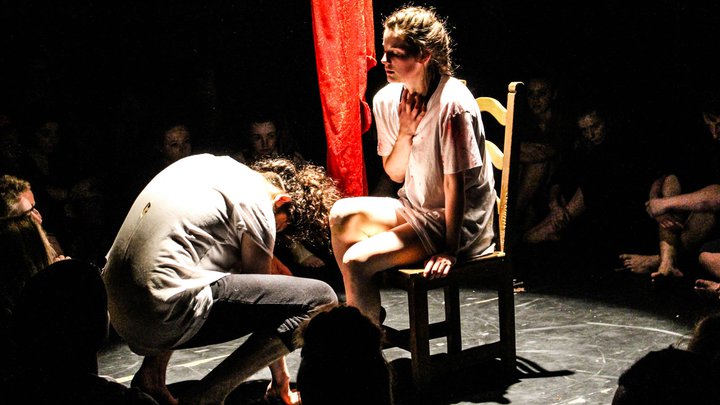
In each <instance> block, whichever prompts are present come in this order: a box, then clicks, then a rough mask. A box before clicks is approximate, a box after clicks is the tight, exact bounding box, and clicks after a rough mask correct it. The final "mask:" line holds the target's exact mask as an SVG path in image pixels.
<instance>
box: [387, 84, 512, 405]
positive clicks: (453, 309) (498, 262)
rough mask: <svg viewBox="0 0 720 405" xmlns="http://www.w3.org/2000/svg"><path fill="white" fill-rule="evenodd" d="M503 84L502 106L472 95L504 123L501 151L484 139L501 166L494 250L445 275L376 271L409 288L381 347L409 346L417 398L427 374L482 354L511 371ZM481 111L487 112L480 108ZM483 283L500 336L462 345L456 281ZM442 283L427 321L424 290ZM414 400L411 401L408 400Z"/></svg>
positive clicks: (508, 135) (508, 116)
mask: <svg viewBox="0 0 720 405" xmlns="http://www.w3.org/2000/svg"><path fill="white" fill-rule="evenodd" d="M519 84H522V83H520V82H512V83H510V85H509V86H508V96H507V107H505V106H503V105H502V103H500V102H499V101H498V100H496V99H493V98H490V97H479V98H477V103H478V106H479V107H480V110H481V111H483V112H487V113H489V114H490V115H492V116H493V117H494V118H495V119H496V120H497V121H498V123H500V124H501V125H502V126H504V130H505V139H504V145H503V151H504V153H503V151H501V150H500V149H499V148H498V147H497V146H496V145H494V144H492V143H491V142H489V141H486V149H487V151H488V154H489V156H490V161H492V162H493V165H495V167H496V168H497V169H498V170H501V171H502V176H501V179H500V192H499V195H498V202H497V214H498V216H497V217H496V220H497V222H498V224H497V225H498V226H497V227H496V228H497V229H499V232H498V235H497V239H496V247H495V251H494V252H492V253H490V254H487V255H484V256H482V257H480V258H478V259H475V260H472V261H468V262H465V263H459V264H457V265H455V266H453V268H452V270H451V271H450V273H449V274H448V276H447V277H445V278H441V279H433V280H428V279H426V278H425V277H423V274H422V273H423V270H422V269H417V268H416V269H406V268H401V269H392V270H388V271H385V272H382V273H380V282H381V285H382V286H383V287H391V288H401V289H403V290H405V291H407V294H408V312H409V313H408V318H409V327H408V328H407V329H402V330H398V329H394V328H392V327H390V326H387V325H383V329H384V330H385V348H390V347H399V348H402V349H405V350H407V351H409V352H410V356H411V368H412V378H413V385H414V388H415V389H416V391H415V392H416V395H417V399H419V402H418V403H420V402H422V398H423V395H424V393H425V391H426V390H427V389H428V388H429V387H432V384H431V380H432V379H433V378H434V376H437V375H438V373H442V372H449V371H452V370H454V369H463V368H465V367H470V366H472V365H475V364H477V363H478V362H480V361H482V360H490V359H500V361H501V364H502V366H503V369H504V370H505V371H507V372H508V373H510V375H513V374H514V373H515V368H516V365H515V361H516V354H515V305H514V286H513V276H512V267H511V260H510V259H511V257H510V254H509V253H510V252H509V251H508V246H507V245H506V244H505V235H506V233H507V231H508V225H509V224H510V222H509V220H508V190H509V182H510V157H511V151H512V135H513V119H514V113H515V95H516V87H517V86H518V85H519ZM484 115H486V114H484ZM488 281H489V283H486V284H483V285H486V286H487V287H488V288H494V289H496V290H497V296H498V311H499V340H498V341H495V342H490V343H485V344H482V345H479V346H475V347H470V348H465V349H463V347H462V336H461V322H460V319H461V317H460V292H459V289H460V286H461V285H470V284H473V285H477V284H479V283H483V282H488ZM437 288H443V289H444V298H445V320H443V321H438V322H434V323H429V316H428V292H429V291H430V290H433V289H437ZM440 337H445V338H446V339H447V352H446V353H441V354H440V355H441V356H435V355H433V356H431V355H430V340H431V339H435V338H440ZM413 403H415V402H413Z"/></svg>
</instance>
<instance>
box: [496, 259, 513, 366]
mask: <svg viewBox="0 0 720 405" xmlns="http://www.w3.org/2000/svg"><path fill="white" fill-rule="evenodd" d="M498 314H499V323H500V344H501V349H500V350H501V351H502V353H501V355H502V362H503V367H504V368H505V370H506V371H507V372H508V373H510V374H514V373H515V371H516V364H515V362H516V356H517V352H516V341H515V291H514V286H513V278H512V271H510V268H509V266H508V269H506V271H503V272H502V274H501V276H500V280H499V286H498Z"/></svg>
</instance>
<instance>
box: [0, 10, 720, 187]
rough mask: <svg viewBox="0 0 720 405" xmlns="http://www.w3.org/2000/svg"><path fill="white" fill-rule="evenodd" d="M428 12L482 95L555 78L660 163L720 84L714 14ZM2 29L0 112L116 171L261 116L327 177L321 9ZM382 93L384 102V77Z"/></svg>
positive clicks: (85, 17) (22, 20) (117, 14)
mask: <svg viewBox="0 0 720 405" xmlns="http://www.w3.org/2000/svg"><path fill="white" fill-rule="evenodd" d="M561 3H568V4H561ZM705 3H707V2H705ZM402 4H404V2H399V1H376V2H375V4H374V5H373V7H374V14H375V24H376V31H375V37H376V39H377V41H376V42H377V49H378V55H377V56H378V59H379V58H380V57H381V56H382V53H381V42H380V41H381V34H382V31H381V25H380V24H381V20H382V18H383V17H384V16H386V15H387V14H388V13H390V12H391V11H392V10H393V9H395V8H396V7H398V6H400V5H402ZM417 4H425V5H433V6H435V7H436V8H437V10H438V12H439V14H440V15H442V16H446V17H447V23H448V27H449V28H450V30H451V35H452V37H453V39H454V40H455V42H456V46H455V53H454V57H455V62H456V63H457V65H458V70H457V76H459V77H461V78H464V79H466V80H467V81H468V85H469V86H470V88H471V89H472V90H473V92H474V94H475V95H476V96H480V95H491V96H495V97H499V98H503V97H504V93H505V89H506V86H507V83H508V82H509V81H513V80H527V78H529V77H531V76H534V75H551V76H553V77H554V78H555V80H556V82H557V84H558V86H559V88H560V91H561V93H560V94H561V98H562V99H563V100H564V101H565V102H566V103H567V105H573V104H575V103H580V102H583V101H586V100H591V101H595V100H597V101H598V102H601V101H602V102H605V101H615V102H618V104H617V105H618V108H616V110H617V111H618V114H619V118H620V119H621V121H622V122H623V123H624V124H625V126H626V128H627V131H626V132H627V133H628V134H629V135H628V137H629V138H628V142H630V143H631V144H633V145H636V146H639V147H640V149H643V148H646V150H647V151H651V150H652V148H654V147H655V145H658V144H660V143H661V142H658V141H663V140H667V139H677V137H678V136H681V135H682V134H679V133H678V131H682V128H683V125H684V124H683V122H684V121H683V120H685V119H686V118H687V114H689V113H692V112H696V110H694V109H693V107H685V106H684V103H686V102H687V101H692V100H694V99H695V98H696V96H697V95H698V94H699V93H700V92H699V90H701V89H702V88H704V87H706V86H708V85H712V86H714V83H713V82H714V81H715V79H716V77H717V73H716V68H715V64H716V62H715V61H714V60H715V59H716V56H715V54H716V53H717V45H716V43H717V41H718V35H717V34H718V28H717V24H716V22H717V19H718V16H719V15H720V14H718V10H719V9H720V7H719V6H717V5H708V4H705V5H702V6H698V5H691V4H690V2H680V1H668V0H661V1H656V2H652V3H649V4H648V5H647V6H641V5H640V4H635V2H630V1H618V0H609V1H602V2H537V1H529V0H522V1H507V0H489V1H473V2H465V1H463V2H460V1H437V2H418V3H417ZM0 29H1V30H2V31H1V39H2V58H1V59H0V69H1V70H0V111H3V112H5V113H6V114H9V115H10V116H11V117H13V119H14V120H15V121H17V122H24V121H29V120H30V119H31V118H32V117H33V116H35V115H40V114H54V115H56V116H58V117H61V119H62V121H63V123H64V126H63V128H64V129H63V133H64V134H66V135H67V137H66V138H67V139H70V140H71V141H73V142H75V146H76V147H77V149H78V150H83V151H87V153H88V154H89V155H95V156H101V157H102V159H101V160H102V161H103V162H105V163H108V164H114V165H121V166H123V165H125V166H127V165H134V164H136V163H137V160H139V159H143V158H145V157H146V156H147V155H146V154H144V153H143V151H145V150H146V149H147V148H148V147H149V145H150V143H149V139H152V136H153V135H152V134H153V130H154V129H155V128H156V127H157V126H158V125H159V124H160V123H162V122H165V121H167V120H177V119H182V120H184V121H186V122H188V123H189V124H190V125H191V128H192V133H193V141H194V147H195V151H203V150H213V149H216V148H217V147H218V146H219V145H222V143H223V140H224V139H225V137H226V136H228V134H230V133H232V132H233V130H234V128H233V127H234V125H237V123H238V121H239V120H240V118H241V117H242V114H243V110H245V109H247V108H248V105H252V104H255V103H258V102H268V103H270V104H272V105H274V106H276V107H278V108H281V109H283V110H285V111H286V112H287V117H288V120H289V121H290V123H291V129H292V132H293V134H294V136H295V137H296V138H297V139H298V140H299V143H300V145H301V146H302V152H303V154H304V155H305V156H306V157H308V158H310V159H311V160H313V161H315V162H317V163H320V164H324V163H325V144H324V142H325V141H324V129H323V125H322V112H321V107H320V99H319V94H318V88H317V76H316V72H315V59H314V58H315V57H314V44H313V38H312V21H311V14H310V2H309V1H301V0H294V1H290V0H288V1H262V0H260V1H259V0H242V1H240V0H236V1H202V2H201V1H197V2H171V1H157V0H150V1H125V2H113V1H103V2H99V1H89V0H86V1H62V2H44V1H43V2H41V1H32V0H26V1H14V2H4V3H3V6H2V13H0ZM369 81H370V82H369V85H368V97H371V96H372V94H374V92H375V91H376V90H377V89H378V88H379V87H380V86H382V85H383V84H384V73H383V72H382V69H380V68H376V69H373V70H372V71H371V72H369ZM676 109H679V110H676ZM371 152H372V151H371ZM111 167H112V166H111ZM371 181H372V179H371Z"/></svg>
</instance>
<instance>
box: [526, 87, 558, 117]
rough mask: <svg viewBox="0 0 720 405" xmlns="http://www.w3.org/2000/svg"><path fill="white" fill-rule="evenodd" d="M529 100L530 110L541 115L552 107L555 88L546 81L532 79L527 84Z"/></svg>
mask: <svg viewBox="0 0 720 405" xmlns="http://www.w3.org/2000/svg"><path fill="white" fill-rule="evenodd" d="M527 102H528V107H530V111H532V113H533V114H535V115H540V114H543V113H544V112H546V111H547V110H549V109H550V107H551V105H552V102H553V90H552V88H551V87H550V84H548V83H546V82H544V81H538V80H535V81H531V82H530V83H529V84H528V86H527Z"/></svg>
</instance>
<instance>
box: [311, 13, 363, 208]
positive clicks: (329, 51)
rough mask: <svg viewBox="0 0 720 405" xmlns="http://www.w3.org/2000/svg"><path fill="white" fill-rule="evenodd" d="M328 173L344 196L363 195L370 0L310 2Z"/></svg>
mask: <svg viewBox="0 0 720 405" xmlns="http://www.w3.org/2000/svg"><path fill="white" fill-rule="evenodd" d="M312 16H313V19H312V21H313V34H314V39H315V60H316V63H317V71H318V82H319V84H320V100H321V102H322V108H323V117H324V119H325V136H326V138H327V145H328V154H327V169H328V174H329V175H330V176H331V177H333V178H334V179H335V180H337V182H338V185H339V187H340V190H342V191H343V193H344V194H345V195H346V196H360V195H367V193H368V186H367V177H366V173H365V161H364V159H363V150H362V139H361V136H362V134H363V133H364V132H366V131H367V130H368V129H369V128H370V123H371V119H372V114H371V111H370V107H369V106H368V104H367V102H366V100H365V89H366V88H367V72H368V70H369V69H370V68H372V67H373V66H375V65H376V64H377V60H376V58H375V42H374V32H373V14H372V1H371V0H332V1H328V0H312Z"/></svg>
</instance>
